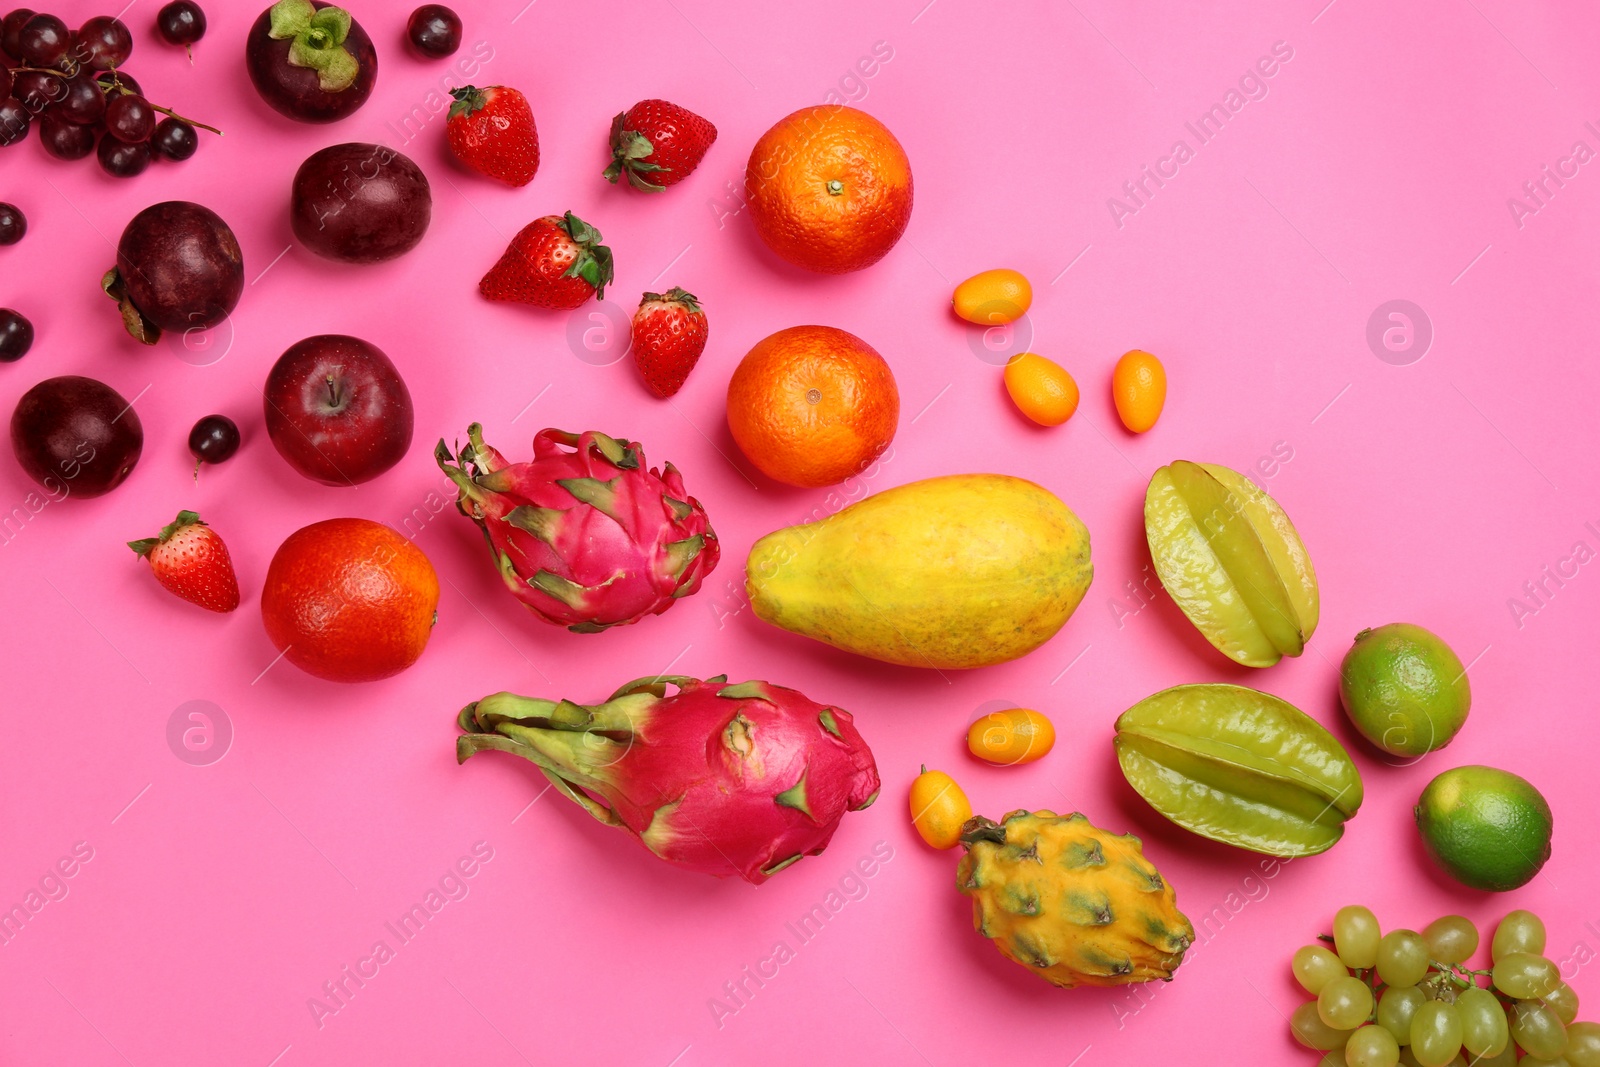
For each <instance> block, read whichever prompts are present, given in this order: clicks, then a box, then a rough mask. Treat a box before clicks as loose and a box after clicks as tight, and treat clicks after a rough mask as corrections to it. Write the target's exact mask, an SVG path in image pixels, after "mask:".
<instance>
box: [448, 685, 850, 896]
mask: <svg viewBox="0 0 1600 1067" xmlns="http://www.w3.org/2000/svg"><path fill="white" fill-rule="evenodd" d="M668 686H671V687H673V688H674V689H675V690H676V691H675V692H674V693H672V694H671V695H668V693H667V687H668ZM457 721H458V722H459V724H460V726H461V729H462V730H463V731H465V732H464V733H463V734H462V736H460V737H458V738H456V759H457V761H458V762H462V763H465V762H466V761H467V759H468V758H469V757H471V756H474V755H476V754H477V753H479V752H482V751H484V750H486V749H492V750H494V751H496V752H507V753H510V754H511V755H514V756H521V757H522V758H523V759H526V760H530V761H531V762H533V763H534V764H535V765H537V766H538V768H539V769H540V770H541V771H543V772H544V775H545V777H546V778H548V779H550V782H551V784H552V785H554V786H555V787H556V789H558V790H560V792H561V793H562V794H564V795H565V796H566V797H567V798H569V799H570V800H572V801H574V802H575V803H577V804H579V805H580V806H582V807H583V808H584V810H586V811H587V812H589V814H591V815H593V816H594V817H595V818H596V819H598V820H600V821H601V822H603V823H605V824H606V825H608V826H615V827H619V828H621V829H623V830H626V831H628V833H630V834H632V835H633V836H634V837H636V838H637V839H638V840H639V841H640V842H641V843H642V844H643V845H644V846H645V847H646V848H648V849H649V850H650V851H651V852H654V853H655V854H656V855H657V856H659V857H661V858H662V859H664V860H666V861H667V862H668V863H673V864H676V865H677V866H679V867H686V868H688V869H689V870H694V871H703V872H705V873H706V874H714V875H717V876H718V877H727V876H728V875H732V874H736V875H739V876H740V877H742V878H744V879H745V880H746V881H749V882H752V883H755V884H757V885H759V884H760V883H762V882H764V881H766V880H767V879H768V878H769V877H771V876H772V875H774V874H776V873H777V872H778V871H781V870H783V869H784V868H785V867H787V866H789V865H790V864H792V863H794V862H796V861H797V860H799V859H801V858H802V857H804V856H814V855H816V854H817V853H819V852H821V851H822V850H823V849H824V848H826V847H827V844H828V842H829V841H830V840H832V838H833V833H834V831H835V830H836V829H838V827H839V821H840V820H841V819H842V818H844V814H845V812H847V811H859V810H861V809H862V808H865V807H866V806H867V805H869V804H871V803H872V802H873V801H874V800H875V799H877V796H878V788H879V781H878V768H877V764H876V763H874V762H873V759H872V751H871V750H870V749H869V748H867V743H866V742H865V741H863V740H862V738H861V735H860V734H859V733H858V732H856V728H855V723H854V721H853V720H852V718H851V716H850V713H849V712H848V711H845V710H844V709H842V708H836V707H832V706H830V705H824V704H818V703H816V702H815V701H813V700H810V699H808V698H807V697H805V696H803V695H801V694H800V693H798V692H796V691H795V690H793V689H785V688H784V687H782V686H777V685H772V684H770V683H768V682H742V683H739V684H737V685H729V684H727V678H726V677H724V676H718V677H715V678H707V679H706V680H704V681H701V680H700V679H698V678H686V677H681V676H665V677H656V678H641V679H639V680H637V681H633V682H629V683H628V684H627V685H625V686H623V687H622V688H621V689H618V690H617V691H616V692H615V693H613V694H612V695H611V698H610V699H609V700H607V701H605V702H604V703H602V704H594V705H584V704H575V703H573V702H572V701H568V700H539V699H535V698H532V697H521V696H517V695H515V694H513V693H495V694H494V695H492V696H487V697H484V698H483V699H482V700H479V701H477V702H476V703H474V704H468V705H467V706H466V707H465V708H463V709H462V710H461V715H460V717H459V719H458V720H457Z"/></svg>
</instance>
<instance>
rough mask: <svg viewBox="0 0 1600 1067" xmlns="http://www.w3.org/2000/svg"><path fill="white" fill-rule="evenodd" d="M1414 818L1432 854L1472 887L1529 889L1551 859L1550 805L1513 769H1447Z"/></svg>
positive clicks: (1420, 801) (1431, 784)
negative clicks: (1522, 886) (1512, 771)
mask: <svg viewBox="0 0 1600 1067" xmlns="http://www.w3.org/2000/svg"><path fill="white" fill-rule="evenodd" d="M1413 814H1415V815H1416V817H1417V829H1419V830H1421V831H1422V841H1423V844H1425V845H1426V846H1427V848H1428V854H1429V855H1430V856H1432V857H1433V858H1434V860H1435V861H1436V862H1437V863H1438V864H1439V866H1440V867H1442V868H1444V870H1445V871H1446V872H1447V873H1448V874H1450V875H1451V876H1452V877H1454V878H1456V879H1457V880H1458V881H1460V882H1461V883H1462V884H1463V885H1467V886H1471V887H1472V888H1473V889H1490V890H1494V891H1495V892H1504V891H1506V890H1507V889H1515V888H1517V887H1518V886H1520V885H1526V884H1527V883H1528V882H1530V881H1532V879H1533V876H1534V875H1536V874H1538V873H1539V868H1541V867H1543V866H1544V864H1545V861H1546V860H1548V859H1549V858H1550V830H1551V817H1550V805H1549V804H1547V803H1545V799H1544V797H1542V796H1540V795H1539V791H1538V790H1537V789H1535V788H1534V787H1533V785H1532V784H1531V783H1530V782H1529V781H1528V780H1527V779H1525V778H1519V777H1518V776H1516V775H1514V774H1512V773H1511V772H1510V771H1502V770H1496V769H1495V768H1493V767H1479V766H1469V767H1457V768H1456V769H1455V770H1453V771H1445V772H1444V773H1443V774H1441V775H1439V777H1437V778H1435V779H1434V780H1433V781H1431V782H1429V783H1428V787H1427V788H1426V789H1424V790H1423V791H1422V796H1420V797H1418V798H1417V806H1416V809H1415V811H1414V812H1413Z"/></svg>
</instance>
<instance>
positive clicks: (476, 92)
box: [448, 85, 489, 119]
mask: <svg viewBox="0 0 1600 1067" xmlns="http://www.w3.org/2000/svg"><path fill="white" fill-rule="evenodd" d="M450 95H451V96H453V97H455V102H454V103H453V104H451V105H450V114H449V116H448V117H449V118H452V119H458V118H460V117H461V116H463V115H472V114H475V113H477V112H479V111H482V110H483V109H484V108H486V107H488V106H489V97H488V96H487V95H486V94H485V93H484V91H483V90H482V89H480V88H478V87H477V86H476V85H463V86H461V87H460V88H459V89H451V90H450Z"/></svg>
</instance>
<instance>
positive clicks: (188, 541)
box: [128, 511, 239, 611]
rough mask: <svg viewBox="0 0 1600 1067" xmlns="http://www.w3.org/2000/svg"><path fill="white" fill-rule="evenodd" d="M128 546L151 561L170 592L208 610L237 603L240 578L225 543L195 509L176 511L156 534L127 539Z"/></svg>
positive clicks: (233, 606) (227, 609)
mask: <svg viewBox="0 0 1600 1067" xmlns="http://www.w3.org/2000/svg"><path fill="white" fill-rule="evenodd" d="M128 547H129V548H131V549H133V550H134V551H135V552H137V553H138V554H139V555H141V556H143V557H144V558H145V559H148V560H149V561H150V570H151V572H152V573H154V574H155V576H156V581H158V582H160V583H161V584H162V586H163V587H165V588H166V590H167V591H168V592H169V593H172V594H173V595H175V596H179V597H182V598H183V599H184V600H187V601H188V602H189V603H191V604H199V605H200V606H201V607H202V608H205V609H206V610H207V611H232V610H233V609H234V608H236V607H238V606H239V580H238V579H237V578H235V577H234V575H233V561H232V560H230V559H229V558H228V546H227V545H225V544H223V543H222V538H220V537H218V536H217V532H216V531H215V530H213V529H212V528H211V527H209V526H207V525H206V524H205V523H203V522H201V521H200V516H198V515H196V514H195V513H194V512H192V511H180V512H178V517H177V518H176V519H173V520H172V523H171V525H169V526H166V527H163V528H162V530H161V535H160V536H159V537H147V538H145V539H144V540H142V541H129V542H128Z"/></svg>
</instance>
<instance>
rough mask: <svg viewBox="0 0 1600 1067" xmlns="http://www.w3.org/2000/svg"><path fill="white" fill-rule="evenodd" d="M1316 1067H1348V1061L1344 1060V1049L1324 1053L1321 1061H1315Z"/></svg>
mask: <svg viewBox="0 0 1600 1067" xmlns="http://www.w3.org/2000/svg"><path fill="white" fill-rule="evenodd" d="M1317 1067H1350V1061H1349V1060H1347V1059H1345V1058H1344V1049H1342V1048H1336V1049H1334V1050H1333V1051H1331V1052H1324V1053H1323V1054H1322V1059H1320V1060H1318V1061H1317Z"/></svg>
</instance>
